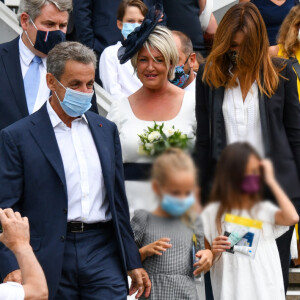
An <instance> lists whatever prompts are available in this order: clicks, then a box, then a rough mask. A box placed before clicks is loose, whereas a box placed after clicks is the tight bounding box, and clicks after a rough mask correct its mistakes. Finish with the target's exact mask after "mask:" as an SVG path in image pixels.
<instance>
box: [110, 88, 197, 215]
mask: <svg viewBox="0 0 300 300" xmlns="http://www.w3.org/2000/svg"><path fill="white" fill-rule="evenodd" d="M107 118H108V119H109V120H111V121H113V122H114V123H116V125H117V127H118V130H119V134H120V141H121V146H122V155H123V163H137V164H139V163H150V164H151V163H152V162H153V157H151V156H145V155H141V154H139V153H138V148H139V141H140V138H139V137H138V134H142V133H143V131H144V129H147V127H148V126H151V127H152V126H153V125H154V122H152V121H144V120H141V119H138V118H137V117H136V116H135V115H134V113H133V111H132V109H131V106H130V103H129V100H128V98H123V99H119V100H116V101H115V102H113V103H112V105H111V108H110V111H109V113H108V115H107ZM156 123H157V124H162V123H164V124H165V126H167V127H171V126H173V125H174V127H175V129H179V130H180V131H181V132H182V133H185V134H187V135H188V137H190V138H192V140H191V144H192V145H194V140H195V135H196V116H195V95H194V94H192V93H189V92H185V93H184V97H183V101H182V106H181V109H180V111H179V113H178V114H177V116H176V117H175V118H174V119H172V120H168V121H163V122H160V121H156ZM125 188H126V194H127V198H128V204H129V210H130V215H131V216H133V211H134V210H137V209H145V210H147V211H153V210H154V209H155V208H156V206H157V199H156V197H155V195H154V193H153V191H152V188H151V184H150V182H149V181H128V180H126V181H125Z"/></svg>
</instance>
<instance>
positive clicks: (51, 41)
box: [25, 18, 66, 55]
mask: <svg viewBox="0 0 300 300" xmlns="http://www.w3.org/2000/svg"><path fill="white" fill-rule="evenodd" d="M30 21H31V23H32V24H33V26H34V28H35V29H36V30H37V33H36V40H35V44H34V45H33V43H32V42H31V40H30V38H29V36H28V33H27V31H25V34H26V36H27V38H28V40H29V42H30V44H31V45H32V47H34V48H35V49H36V50H38V51H40V52H42V53H44V54H46V55H48V53H49V52H50V50H52V49H53V48H54V46H55V45H57V44H59V43H61V42H64V41H65V40H66V34H65V33H64V32H62V31H61V30H54V31H42V30H38V29H37V27H36V26H35V24H34V23H33V21H32V20H31V18H30Z"/></svg>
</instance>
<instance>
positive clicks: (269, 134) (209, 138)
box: [195, 60, 300, 202]
mask: <svg viewBox="0 0 300 300" xmlns="http://www.w3.org/2000/svg"><path fill="white" fill-rule="evenodd" d="M281 62H282V60H281V61H279V60H277V61H275V63H281ZM286 63H287V65H286V67H285V68H284V69H283V70H282V72H281V75H283V76H284V77H285V78H287V80H286V79H284V78H280V81H279V86H278V88H277V90H276V93H275V94H274V95H273V96H272V97H271V98H268V97H267V96H265V95H260V96H259V110H260V118H261V128H262V134H263V141H264V149H265V154H266V156H267V157H269V158H270V159H271V160H272V161H273V164H274V168H275V173H276V177H277V179H278V181H279V183H280V184H281V186H282V187H283V189H284V190H285V192H286V193H287V194H288V196H289V197H290V198H292V199H295V198H299V197H300V180H299V175H300V104H299V98H298V92H297V80H296V75H295V72H294V71H293V69H292V67H291V63H290V62H289V61H287V62H286ZM203 70H204V65H202V66H201V67H200V69H199V72H198V75H197V79H196V118H197V134H196V147H195V148H196V156H195V159H196V163H197V166H198V168H199V170H200V174H201V175H200V177H201V182H200V184H201V186H202V188H203V191H204V195H203V196H204V199H203V200H204V202H205V200H206V199H207V196H208V193H209V190H210V184H211V181H212V177H213V173H214V169H215V165H216V163H217V161H218V158H219V156H220V153H221V151H222V150H223V148H224V147H225V146H226V144H227V142H226V133H225V123H224V117H223V112H222V105H223V98H224V88H223V87H220V88H217V89H210V88H209V86H208V85H207V84H205V83H203V81H202V75H203ZM210 98H211V99H210ZM205 198H206V199H205Z"/></svg>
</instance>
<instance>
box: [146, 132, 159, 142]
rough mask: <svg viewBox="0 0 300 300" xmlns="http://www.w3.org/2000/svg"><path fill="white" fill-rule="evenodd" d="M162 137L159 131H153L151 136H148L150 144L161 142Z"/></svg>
mask: <svg viewBox="0 0 300 300" xmlns="http://www.w3.org/2000/svg"><path fill="white" fill-rule="evenodd" d="M160 137H161V135H160V133H159V132H158V131H152V132H151V133H150V134H149V135H148V140H149V142H151V143H152V142H153V141H156V140H159V139H160Z"/></svg>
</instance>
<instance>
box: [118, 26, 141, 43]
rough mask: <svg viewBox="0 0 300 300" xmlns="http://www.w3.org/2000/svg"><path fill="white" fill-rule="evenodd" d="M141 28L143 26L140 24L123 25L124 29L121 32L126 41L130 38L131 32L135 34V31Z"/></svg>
mask: <svg viewBox="0 0 300 300" xmlns="http://www.w3.org/2000/svg"><path fill="white" fill-rule="evenodd" d="M139 26H141V24H139V23H123V28H122V30H121V32H122V35H123V37H124V39H125V40H126V39H127V37H128V36H129V34H130V33H131V32H133V31H134V29H135V28H137V27H139Z"/></svg>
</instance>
